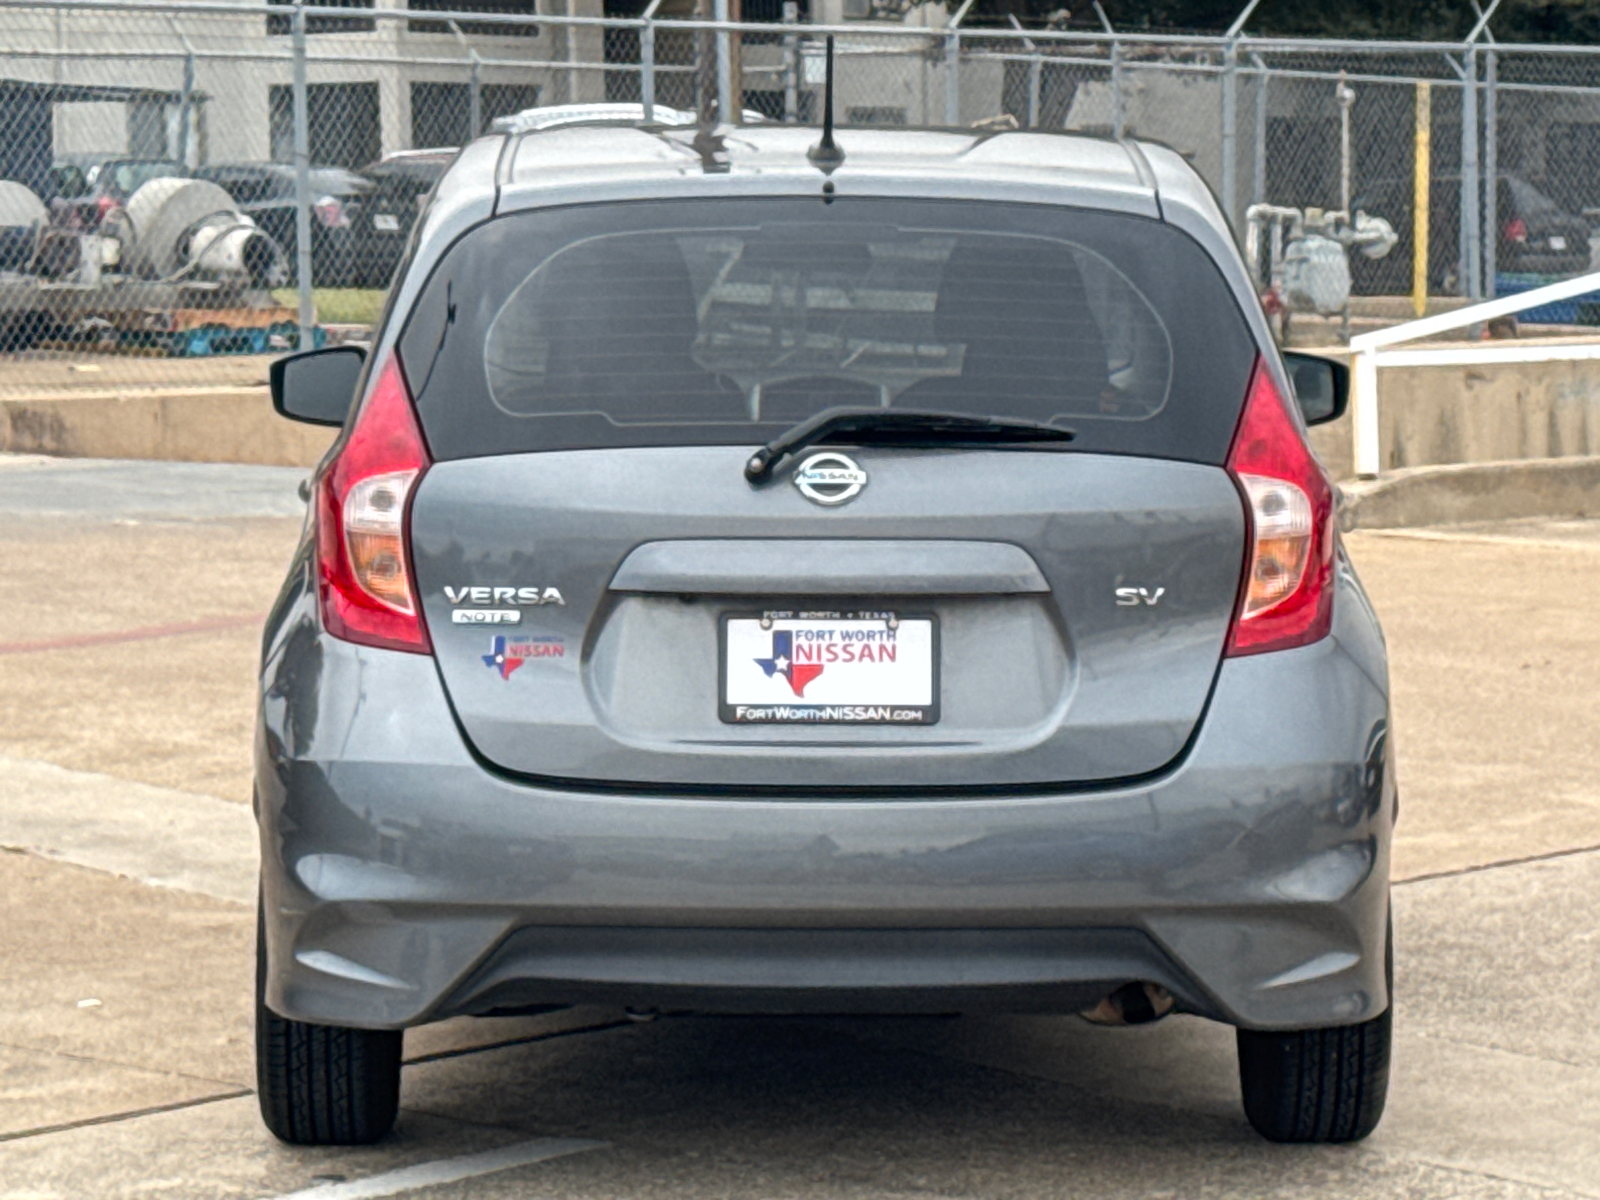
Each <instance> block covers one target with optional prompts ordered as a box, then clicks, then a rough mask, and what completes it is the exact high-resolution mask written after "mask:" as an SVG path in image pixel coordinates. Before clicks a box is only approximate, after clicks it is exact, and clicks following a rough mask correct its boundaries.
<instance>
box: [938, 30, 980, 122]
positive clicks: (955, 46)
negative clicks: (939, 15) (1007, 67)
mask: <svg viewBox="0 0 1600 1200" xmlns="http://www.w3.org/2000/svg"><path fill="white" fill-rule="evenodd" d="M972 5H973V0H962V4H961V7H960V8H958V9H956V15H955V16H953V17H951V18H950V24H948V25H946V26H945V38H944V123H945V124H946V125H948V126H950V127H951V128H952V129H953V128H955V127H956V126H957V125H959V124H961V22H962V21H964V20H966V17H967V12H968V10H970V9H971V8H972Z"/></svg>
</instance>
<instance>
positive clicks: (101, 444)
mask: <svg viewBox="0 0 1600 1200" xmlns="http://www.w3.org/2000/svg"><path fill="white" fill-rule="evenodd" d="M335 432H336V431H335V430H331V429H326V428H319V427H317V426H313V425H300V424H297V423H296V422H294V421H286V420H284V419H283V418H282V417H280V416H278V414H277V413H276V412H274V411H273V409H272V399H271V397H270V396H269V395H268V393H267V389H266V388H264V387H201V388H175V389H169V390H165V391H153V390H131V389H130V390H121V389H119V390H114V391H113V390H108V391H81V390H80V391H73V392H65V393H39V394H33V395H27V394H24V395H12V396H5V397H0V450H7V451H13V452H20V453H29V454H55V455H60V456H62V457H66V458H159V459H168V460H172V461H178V462H238V463H262V464H267V465H273V466H290V467H310V466H315V465H316V463H317V462H318V461H319V460H320V459H321V458H322V455H323V453H324V452H325V451H326V450H327V448H328V446H329V444H330V443H332V441H333V437H334V434H335Z"/></svg>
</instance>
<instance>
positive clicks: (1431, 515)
mask: <svg viewBox="0 0 1600 1200" xmlns="http://www.w3.org/2000/svg"><path fill="white" fill-rule="evenodd" d="M1339 490H1340V493H1341V496H1340V502H1339V524H1340V526H1341V527H1342V528H1344V529H1346V530H1349V529H1400V528H1409V527H1413V526H1418V525H1456V524H1462V523H1464V522H1468V521H1505V520H1514V519H1516V518H1519V517H1594V516H1600V456H1592V457H1584V458H1546V459H1518V460H1515V461H1512V462H1492V463H1460V464H1451V465H1445V466H1432V467H1409V468H1406V469H1404V470H1400V471H1394V472H1392V473H1390V474H1387V475H1383V476H1380V477H1379V478H1377V479H1362V480H1355V481H1351V482H1347V483H1343V484H1341V485H1340V487H1339Z"/></svg>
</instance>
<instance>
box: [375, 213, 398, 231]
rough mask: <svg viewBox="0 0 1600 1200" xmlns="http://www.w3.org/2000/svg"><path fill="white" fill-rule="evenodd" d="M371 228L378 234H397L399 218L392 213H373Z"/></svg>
mask: <svg viewBox="0 0 1600 1200" xmlns="http://www.w3.org/2000/svg"><path fill="white" fill-rule="evenodd" d="M372 227H373V228H374V229H376V230H377V231H378V232H379V233H399V232H400V218H399V217H397V216H395V215H394V214H393V213H374V214H373V217H372Z"/></svg>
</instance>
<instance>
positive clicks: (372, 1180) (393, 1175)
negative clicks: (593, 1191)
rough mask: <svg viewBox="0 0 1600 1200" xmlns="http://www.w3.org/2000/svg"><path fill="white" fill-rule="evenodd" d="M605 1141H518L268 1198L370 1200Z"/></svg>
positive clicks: (557, 1155) (506, 1168)
mask: <svg viewBox="0 0 1600 1200" xmlns="http://www.w3.org/2000/svg"><path fill="white" fill-rule="evenodd" d="M608 1144H609V1143H607V1142H591V1141H588V1140H587V1139H584V1138H540V1139H539V1140H537V1141H532V1142H518V1143H517V1144H516V1145H514V1146H502V1147H500V1149H498V1150H485V1151H484V1152H483V1153H482V1154H464V1155H462V1156H461V1157H460V1158H441V1159H439V1160H437V1161H435V1162H429V1163H419V1164H418V1165H417V1166H414V1167H401V1168H400V1169H399V1170H398V1171H385V1172H384V1173H383V1174H382V1175H371V1176H368V1177H367V1178H366V1179H354V1180H351V1181H350V1182H349V1183H322V1184H318V1185H317V1186H316V1187H313V1188H306V1189H305V1190H304V1191H300V1192H286V1193H284V1194H282V1195H279V1196H273V1197H271V1198H270V1200H372V1198H373V1197H379V1196H399V1195H402V1194H403V1193H405V1192H414V1191H417V1190H418V1189H419V1188H425V1187H438V1186H439V1185H440V1184H444V1183H455V1182H457V1181H459V1180H462V1179H475V1178H476V1177H478V1176H479V1175H492V1174H494V1173H495V1172H497V1171H509V1170H510V1169H511V1168H512V1167H525V1166H528V1165H529V1164H530V1163H536V1162H545V1161H546V1160H548V1159H552V1158H561V1157H563V1156H565V1155H568V1154H581V1153H583V1152H584V1151H585V1150H599V1149H600V1148H601V1147H603V1146H606V1145H608Z"/></svg>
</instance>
